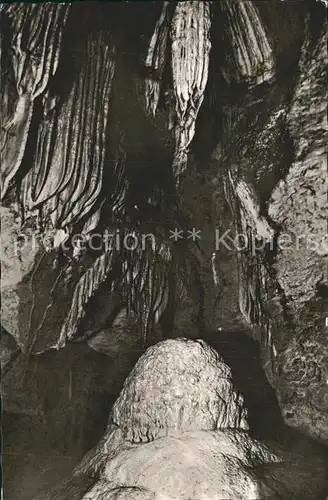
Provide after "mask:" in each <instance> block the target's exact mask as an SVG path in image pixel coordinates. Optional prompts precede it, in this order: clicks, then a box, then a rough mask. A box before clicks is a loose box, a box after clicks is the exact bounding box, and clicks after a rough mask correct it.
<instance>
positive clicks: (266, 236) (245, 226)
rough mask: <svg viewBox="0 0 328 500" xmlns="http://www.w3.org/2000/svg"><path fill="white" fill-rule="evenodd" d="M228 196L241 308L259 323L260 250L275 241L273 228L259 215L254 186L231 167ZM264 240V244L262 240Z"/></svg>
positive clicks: (252, 320)
mask: <svg viewBox="0 0 328 500" xmlns="http://www.w3.org/2000/svg"><path fill="white" fill-rule="evenodd" d="M225 196H226V198H227V200H228V202H229V205H230V208H231V210H232V213H233V217H234V220H235V227H236V232H237V234H236V237H235V244H236V250H237V262H238V280H239V308H240V311H241V313H242V314H243V316H244V318H245V320H246V321H247V323H249V324H250V325H252V324H259V323H260V320H261V316H262V306H261V303H260V297H261V296H262V293H261V284H262V283H261V280H262V274H263V269H262V267H261V263H260V262H259V260H258V257H257V250H258V249H260V248H262V249H264V244H266V243H270V242H272V241H273V236H274V231H273V229H272V228H271V227H270V225H269V223H268V221H267V220H266V219H265V218H264V217H263V216H261V215H260V207H259V202H258V200H257V196H256V194H255V192H254V190H253V189H252V188H251V186H250V185H249V184H248V183H247V182H246V181H245V180H243V179H237V178H236V177H235V175H234V173H233V172H232V171H231V170H230V172H229V173H228V175H227V177H226V179H225ZM260 243H261V244H260Z"/></svg>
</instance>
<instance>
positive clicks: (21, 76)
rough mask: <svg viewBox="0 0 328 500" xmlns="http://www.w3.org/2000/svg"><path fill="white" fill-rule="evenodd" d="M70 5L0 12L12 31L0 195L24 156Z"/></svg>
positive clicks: (10, 7) (20, 7)
mask: <svg viewBox="0 0 328 500" xmlns="http://www.w3.org/2000/svg"><path fill="white" fill-rule="evenodd" d="M69 8H70V5H69V4H66V5H65V4H59V5H56V4H52V3H45V4H30V5H21V4H18V5H16V4H13V5H8V6H5V7H4V8H3V9H2V13H1V16H5V17H6V18H7V19H8V20H9V24H10V31H11V47H10V55H9V57H10V62H9V64H7V71H8V72H11V73H12V78H13V80H14V82H13V84H12V85H11V84H10V83H9V78H8V77H7V79H6V83H5V84H4V85H1V88H2V91H1V100H0V111H1V116H2V117H3V120H4V122H3V124H2V127H1V163H2V165H1V196H2V197H3V196H5V194H6V192H7V190H8V186H9V182H10V181H11V179H12V178H13V177H14V176H15V174H16V173H17V171H18V169H19V167H20V165H21V161H22V158H23V155H24V151H25V146H26V142H27V138H28V133H29V128H30V124H31V120H32V115H33V107H34V101H35V99H36V98H37V97H39V96H40V95H42V94H43V93H44V92H45V91H46V89H47V86H48V83H49V79H50V78H51V77H52V76H53V75H54V74H55V72H56V70H57V66H58V60H59V54H60V50H61V42H62V35H63V29H64V26H65V23H66V20H67V17H68V12H69ZM14 86H15V88H14Z"/></svg>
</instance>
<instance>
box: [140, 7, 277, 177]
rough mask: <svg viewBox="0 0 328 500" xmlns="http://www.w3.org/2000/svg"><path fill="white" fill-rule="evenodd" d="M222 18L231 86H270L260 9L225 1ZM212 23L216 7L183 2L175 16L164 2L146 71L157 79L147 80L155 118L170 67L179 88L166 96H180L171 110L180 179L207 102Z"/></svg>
mask: <svg viewBox="0 0 328 500" xmlns="http://www.w3.org/2000/svg"><path fill="white" fill-rule="evenodd" d="M219 15H220V16H222V17H223V19H224V23H222V25H223V26H224V30H223V33H222V35H221V42H222V47H225V51H226V53H225V57H224V58H223V59H222V67H221V72H222V75H223V76H224V78H225V80H226V81H227V83H228V84H230V83H232V82H234V83H235V82H236V83H240V82H246V83H247V84H250V85H254V84H258V83H262V82H264V81H267V80H269V79H270V78H271V77H272V76H273V68H274V58H273V52H272V49H271V46H270V43H269V40H268V38H267V35H266V32H265V29H264V26H263V24H262V21H261V19H260V17H259V13H258V11H257V9H256V7H255V6H254V4H253V3H252V2H250V1H246V2H239V1H238V0H223V1H222V2H220V11H219ZM212 17H213V15H212V16H211V6H210V2H206V1H204V2H197V1H187V2H179V3H178V4H177V6H176V7H175V10H174V11H172V8H170V5H169V2H164V6H163V10H162V13H161V15H160V18H159V20H158V22H157V24H156V26H155V30H154V33H153V36H152V38H151V40H150V44H149V50H148V54H147V57H146V60H145V65H146V67H148V68H150V69H151V70H152V72H153V74H155V75H156V78H147V79H146V83H145V92H146V103H147V108H148V111H149V112H151V113H152V114H155V113H156V109H157V107H158V104H159V100H160V95H161V91H162V89H161V84H162V87H163V81H164V80H165V78H164V70H165V68H166V67H168V66H169V67H170V69H171V75H172V82H173V83H172V86H173V88H172V89H171V90H166V93H167V94H168V95H170V94H171V95H172V94H173V96H174V99H173V100H172V99H171V102H170V103H169V105H170V106H173V107H174V109H173V113H172V114H173V118H172V120H171V121H172V123H171V127H172V128H173V130H174V136H175V143H176V149H175V157H174V161H173V171H174V175H175V177H176V178H177V179H179V177H180V175H181V174H182V173H183V172H184V171H185V170H186V168H187V163H188V152H189V149H190V145H191V143H192V140H193V138H194V135H195V128H196V120H197V116H198V113H199V110H200V107H201V105H202V102H203V100H204V95H205V90H206V85H207V81H208V76H209V68H210V51H211V45H212V44H211V27H212V24H213V23H214V26H213V29H215V28H216V20H215V19H214V20H213V23H212V19H211V18H212ZM169 47H170V49H169ZM227 49H228V50H227ZM169 51H170V53H169ZM167 101H168V100H167Z"/></svg>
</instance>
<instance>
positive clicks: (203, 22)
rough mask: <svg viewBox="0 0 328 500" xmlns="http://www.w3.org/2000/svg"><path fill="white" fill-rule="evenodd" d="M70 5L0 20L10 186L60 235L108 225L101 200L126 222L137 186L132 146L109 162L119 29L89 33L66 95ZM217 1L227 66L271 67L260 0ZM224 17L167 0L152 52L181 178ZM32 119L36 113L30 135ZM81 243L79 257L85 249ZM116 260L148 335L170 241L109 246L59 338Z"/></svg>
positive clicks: (234, 70) (68, 332) (14, 11)
mask: <svg viewBox="0 0 328 500" xmlns="http://www.w3.org/2000/svg"><path fill="white" fill-rule="evenodd" d="M72 8H73V7H72V6H70V4H58V5H56V4H30V5H8V6H4V7H3V8H2V18H3V19H2V20H1V22H2V23H3V22H4V24H5V30H4V39H5V41H6V44H7V50H6V57H5V58H3V61H2V66H3V68H4V69H5V72H6V74H5V78H3V82H4V83H3V85H2V86H1V103H0V106H1V108H0V110H1V115H2V116H3V117H4V124H3V126H2V130H1V153H2V169H1V171H2V178H1V183H2V193H1V194H2V196H5V195H6V193H7V191H8V190H9V191H11V193H13V192H17V193H18V196H17V201H18V202H19V204H20V207H21V209H22V215H23V220H26V219H28V218H29V217H35V216H37V220H38V223H39V225H40V228H41V231H47V230H48V229H49V228H51V229H52V230H55V231H57V236H56V237H55V246H60V244H61V243H62V241H63V239H67V238H70V237H71V236H72V235H74V233H75V232H76V231H79V232H80V233H81V232H82V233H84V234H86V235H91V234H92V232H93V231H94V230H95V229H97V228H98V226H99V223H100V222H102V227H103V226H104V225H105V226H106V222H105V223H104V220H102V207H103V206H105V207H106V209H107V211H106V214H107V215H108V213H110V214H111V220H110V221H108V223H110V224H113V225H114V226H115V223H118V221H119V223H120V224H122V223H123V224H124V223H125V222H126V213H125V205H126V198H127V191H128V187H129V186H128V181H127V177H126V173H125V156H126V155H125V151H124V147H122V148H121V150H120V151H117V152H113V151H111V153H110V154H111V155H112V156H113V155H114V156H116V158H115V159H114V161H108V162H107V163H106V160H109V158H108V152H109V151H108V150H109V146H108V122H109V119H110V118H111V116H110V113H111V107H110V98H111V89H112V87H113V81H114V78H115V53H116V48H115V43H114V41H113V37H112V35H111V33H110V32H109V30H107V31H99V30H98V31H97V30H96V31H95V32H92V31H90V33H89V34H88V35H87V39H86V40H83V41H82V42H81V47H82V49H81V52H82V55H79V61H80V64H79V65H78V67H77V69H76V71H75V74H74V75H69V78H70V79H71V80H72V81H71V83H70V87H69V90H68V92H67V95H64V96H63V95H57V94H56V90H54V87H53V86H52V85H51V82H52V79H53V77H54V75H55V73H56V71H58V65H59V62H60V57H61V55H62V54H61V51H62V50H63V46H65V34H66V31H65V30H66V28H67V26H68V25H69V22H68V21H69V19H70V17H69V16H70V12H71V9H72ZM219 9H220V15H222V16H223V19H224V24H225V32H224V33H223V34H222V39H223V40H228V43H227V44H225V50H226V48H227V47H228V51H229V53H228V54H226V58H225V63H226V67H223V68H222V73H223V75H224V76H225V77H226V79H227V81H229V82H230V80H234V81H240V80H246V81H247V82H249V83H259V82H260V81H263V80H264V79H267V78H269V77H270V75H271V69H272V67H273V58H272V52H271V48H270V45H269V42H268V39H267V37H266V34H265V30H264V28H263V26H262V24H261V21H260V18H259V15H258V13H257V10H256V8H255V7H254V5H253V4H252V3H251V2H239V1H235V0H225V1H223V2H220V7H219ZM214 17H215V16H214V14H213V12H211V3H210V2H207V1H204V2H198V1H187V2H178V3H177V4H171V3H170V2H164V4H163V8H162V12H161V14H160V17H159V19H158V21H157V23H156V25H155V27H154V32H153V35H152V36H151V38H150V41H149V49H148V54H147V55H146V58H145V65H146V67H147V68H148V69H149V73H148V74H147V76H146V77H145V97H146V107H147V110H148V111H149V112H150V113H151V114H152V115H155V114H156V112H157V109H158V106H159V103H160V100H161V96H163V94H164V95H165V94H166V95H169V96H171V99H170V106H171V109H170V117H171V123H170V127H171V128H172V131H173V135H174V138H175V153H174V158H173V172H174V176H175V179H176V180H177V181H178V179H179V177H180V175H181V174H182V173H183V172H184V170H185V169H186V168H187V163H188V153H189V151H190V147H191V145H192V141H193V138H194V135H195V128H196V121H197V116H198V113H199V110H200V107H201V105H202V102H203V100H204V95H205V91H206V85H207V81H208V76H209V68H210V52H211V27H212V25H213V22H214V23H215V19H214ZM70 29H72V27H70ZM229 47H230V48H229ZM67 49H68V50H69V47H66V46H65V50H67ZM168 69H169V71H170V74H171V76H170V78H167V70H168ZM167 80H169V81H170V83H169V84H168V81H167ZM35 101H37V108H38V109H37V113H36V105H35ZM33 118H36V122H37V123H36V127H34V128H35V130H33V134H31V123H32V121H33ZM113 120H115V117H113ZM31 136H32V137H31ZM28 139H29V142H30V143H31V147H30V149H32V150H33V152H32V154H31V153H30V151H29V155H28V161H26V159H25V163H24V155H25V154H26V145H27V143H28ZM32 143H33V144H32ZM118 149H119V148H118ZM110 160H111V159H110ZM108 164H109V165H111V166H112V167H111V168H112V172H111V173H110V176H108V175H107V177H106V179H108V178H109V177H110V179H111V182H112V185H111V186H107V185H106V186H105V189H104V177H105V165H108ZM246 205H247V203H246ZM165 249H166V250H165ZM75 252H76V255H75V257H76V258H78V259H79V258H80V256H79V252H78V250H77V249H75ZM163 252H164V253H163ZM164 255H165V257H164ZM169 255H170V257H168V256H169ZM117 265H119V268H120V271H119V273H118V276H119V278H118V281H119V282H120V284H119V285H118V282H116V283H114V284H113V289H115V290H116V291H117V289H119V292H120V293H121V295H122V298H123V300H124V301H125V302H126V303H127V304H128V308H129V309H130V310H134V312H137V314H138V316H139V319H140V323H141V324H142V328H143V335H144V337H146V336H147V334H148V332H149V331H150V330H151V328H152V327H153V326H154V324H155V323H156V322H158V321H159V319H160V317H161V314H162V313H163V311H164V310H165V308H166V306H167V303H168V296H169V293H170V291H169V285H168V282H169V274H170V273H173V274H174V271H172V249H171V253H170V251H169V250H168V249H167V245H166V244H163V243H160V244H158V243H156V248H155V250H154V249H149V248H148V247H147V248H141V249H139V248H138V249H136V250H135V251H133V252H130V253H124V252H123V253H122V252H119V253H116V254H115V252H113V251H104V253H103V254H102V255H100V256H98V257H97V258H96V260H93V264H91V266H90V267H89V269H87V270H86V271H85V273H84V274H82V275H81V276H80V277H79V280H78V281H77V283H75V284H76V288H75V291H74V293H73V298H72V303H71V310H70V312H69V314H68V317H67V318H66V320H65V324H63V325H62V329H61V333H60V341H59V343H60V344H61V345H62V344H64V343H65V342H66V341H67V340H68V339H71V338H73V337H74V336H75V335H76V331H77V329H78V325H79V324H80V322H81V320H82V318H83V316H84V314H85V306H86V304H87V303H88V301H89V299H90V298H91V297H92V296H93V295H94V294H95V293H96V291H97V289H98V288H99V286H100V285H101V284H102V283H104V282H105V281H106V280H107V277H108V274H109V273H110V272H111V270H112V269H113V267H114V266H117ZM174 286H175V287H176V289H178V290H179V291H178V292H177V294H178V296H179V294H181V296H183V294H184V289H185V285H184V279H183V278H181V273H180V274H179V273H176V279H175V285H174Z"/></svg>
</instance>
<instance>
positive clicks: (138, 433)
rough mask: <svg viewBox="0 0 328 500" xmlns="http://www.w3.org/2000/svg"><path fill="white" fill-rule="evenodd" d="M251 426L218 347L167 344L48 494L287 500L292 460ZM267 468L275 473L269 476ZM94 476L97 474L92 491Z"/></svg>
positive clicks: (93, 498) (135, 376)
mask: <svg viewBox="0 0 328 500" xmlns="http://www.w3.org/2000/svg"><path fill="white" fill-rule="evenodd" d="M247 427H248V425H247V418H246V412H245V408H244V407H243V401H242V397H241V396H240V395H239V394H238V393H237V392H236V390H235V388H234V387H233V385H232V383H231V372H230V369H229V368H228V366H227V365H225V364H224V362H223V361H222V359H220V357H219V356H218V354H217V353H216V352H215V351H214V350H212V349H211V348H210V347H209V346H208V345H207V344H206V343H205V342H204V341H196V342H195V341H191V340H187V339H176V340H167V341H164V342H161V343H159V344H156V345H155V346H152V347H150V348H149V349H148V350H147V351H146V353H145V354H144V355H143V356H142V357H141V358H140V359H139V361H138V362H137V364H136V366H135V368H134V369H133V371H132V372H131V374H130V375H129V377H128V378H127V380H126V381H125V384H124V387H123V389H122V392H121V394H120V396H119V398H118V399H117V400H116V402H115V404H114V407H113V411H112V415H111V418H110V422H109V425H108V428H107V431H106V433H105V435H104V437H103V438H102V440H101V441H100V443H99V444H98V446H96V447H95V449H93V450H91V451H90V452H89V453H88V454H87V455H86V457H85V458H84V459H83V461H82V463H81V464H80V465H79V466H78V467H77V468H76V469H75V471H74V472H73V477H72V478H71V479H70V480H69V481H68V482H66V483H65V484H64V485H60V486H59V487H57V488H55V490H54V491H53V492H51V493H49V494H46V495H45V497H43V498H45V499H46V500H52V499H54V498H56V500H66V499H68V495H71V496H70V498H71V499H72V500H80V499H81V500H82V499H83V500H101V499H104V498H106V499H121V498H122V499H124V498H129V499H130V498H133V499H147V500H149V499H151V498H154V499H157V500H159V499H167V500H168V499H175V500H178V499H179V500H184V499H186V500H187V499H190V498H193V499H195V500H201V499H204V500H205V499H208V498H210V499H211V500H216V499H217V500H219V499H222V498H227V499H228V498H231V499H235V498H240V499H243V500H244V499H247V498H248V499H252V500H254V499H256V498H276V497H275V496H274V495H275V493H276V491H277V490H278V491H279V492H280V493H279V494H280V498H285V496H284V495H285V494H286V488H288V487H287V485H286V484H285V485H284V484H283V483H284V480H283V479H281V478H280V483H279V480H278V482H277V483H275V481H274V480H273V479H272V478H270V476H272V473H271V472H269V471H270V467H271V468H272V467H273V468H275V467H281V468H282V467H285V468H290V464H289V463H288V462H286V461H284V458H283V457H282V456H280V457H278V456H276V455H275V454H274V453H273V452H272V451H270V450H269V449H268V448H267V447H265V446H264V445H263V444H262V443H260V442H257V441H255V440H254V439H252V438H251V437H250V436H249V434H248V433H247ZM261 466H262V467H264V470H265V468H266V467H267V468H268V471H266V472H264V475H262V478H261V475H260V474H259V473H258V469H259V468H260V467H261ZM295 473H296V471H294V472H293V473H292V474H291V476H290V477H289V481H292V482H293V481H295V477H294V476H295ZM293 474H294V475H293ZM265 476H267V478H266V479H268V478H269V479H271V483H270V481H269V484H270V486H268V481H267V483H266V484H265ZM86 477H93V479H94V481H93V484H92V485H91V486H90V484H88V481H86V479H85V478H86ZM296 477H297V474H296ZM297 480H298V479H296V481H297ZM78 483H79V484H80V485H84V490H83V491H82V490H81V489H80V491H78V490H77V489H76V487H74V485H76V484H78ZM302 487H303V488H304V487H306V486H305V483H304V478H303V484H302V486H301V485H299V486H298V488H299V490H298V491H301V488H302Z"/></svg>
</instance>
